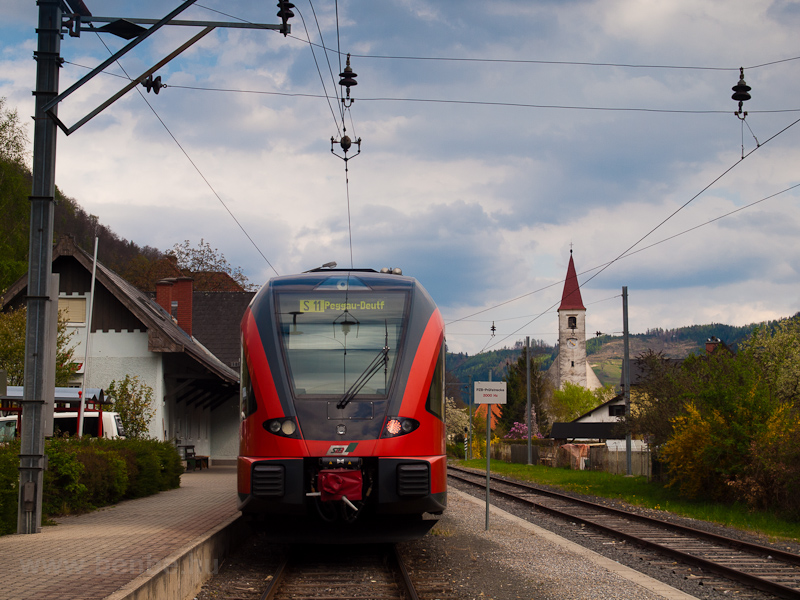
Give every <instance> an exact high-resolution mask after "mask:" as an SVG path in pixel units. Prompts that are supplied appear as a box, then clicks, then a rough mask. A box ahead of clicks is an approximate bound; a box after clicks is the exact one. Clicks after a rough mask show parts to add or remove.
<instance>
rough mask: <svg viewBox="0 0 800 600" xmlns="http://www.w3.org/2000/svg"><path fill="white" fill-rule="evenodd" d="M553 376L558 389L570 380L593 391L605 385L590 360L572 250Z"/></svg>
mask: <svg viewBox="0 0 800 600" xmlns="http://www.w3.org/2000/svg"><path fill="white" fill-rule="evenodd" d="M549 375H550V377H551V380H552V381H553V383H554V384H555V387H556V388H557V389H562V386H563V385H564V382H566V381H569V382H570V383H574V384H576V385H580V386H583V387H586V388H589V389H591V390H593V389H596V388H599V387H601V384H600V381H599V380H598V379H597V375H595V373H594V371H593V370H592V367H591V366H589V363H588V361H587V360H586V307H585V306H584V305H583V299H582V298H581V287H580V285H578V275H577V273H576V272H575V262H574V261H573V260H572V250H570V251H569V266H568V267H567V278H566V279H565V280H564V292H563V293H562V294H561V306H559V308H558V357H556V360H554V361H553V365H552V366H551V367H550V370H549Z"/></svg>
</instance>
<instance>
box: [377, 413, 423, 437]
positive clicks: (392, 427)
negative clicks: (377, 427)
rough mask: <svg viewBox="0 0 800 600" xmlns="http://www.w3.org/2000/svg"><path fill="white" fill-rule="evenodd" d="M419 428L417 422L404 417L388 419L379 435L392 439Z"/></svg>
mask: <svg viewBox="0 0 800 600" xmlns="http://www.w3.org/2000/svg"><path fill="white" fill-rule="evenodd" d="M417 427H419V421H415V420H414V419H406V418H404V417H389V418H388V419H386V425H385V426H384V428H383V433H381V437H382V438H393V437H398V436H401V435H405V434H407V433H411V432H412V431H414V430H415V429H416V428H417Z"/></svg>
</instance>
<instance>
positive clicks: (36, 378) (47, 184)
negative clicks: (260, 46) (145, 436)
mask: <svg viewBox="0 0 800 600" xmlns="http://www.w3.org/2000/svg"><path fill="white" fill-rule="evenodd" d="M38 5H39V23H38V28H37V30H36V31H37V34H38V43H37V50H36V52H35V53H34V58H35V60H36V91H35V92H34V96H35V104H36V108H35V114H34V129H33V186H32V192H31V196H30V202H31V230H30V245H29V247H28V257H29V258H28V298H27V310H28V317H27V324H26V330H25V375H24V394H23V403H22V431H21V443H22V445H21V448H20V464H19V510H18V513H17V533H37V532H39V531H41V522H42V481H43V470H44V433H45V432H44V427H45V402H44V398H45V396H46V394H47V393H48V390H46V389H45V387H46V382H47V381H48V376H47V375H48V374H47V373H46V372H45V371H46V365H47V364H48V362H49V361H48V360H47V353H48V352H49V350H50V349H49V348H47V339H48V335H47V332H48V330H49V329H50V328H51V324H50V323H49V321H50V320H51V319H52V311H51V310H50V302H51V300H50V295H51V289H50V287H51V280H50V273H51V269H52V262H53V201H54V196H55V171H56V133H57V131H56V124H55V122H54V121H53V120H52V119H50V118H49V117H48V116H47V115H46V114H45V111H44V109H43V107H44V106H45V105H46V104H47V103H48V102H50V101H51V100H52V99H53V98H55V97H56V96H57V95H58V70H59V68H60V66H61V64H60V63H61V56H60V53H61V5H60V2H59V0H38ZM55 110H56V109H55V108H53V111H55ZM56 297H57V293H56ZM52 342H53V343H54V342H55V340H53V341H52Z"/></svg>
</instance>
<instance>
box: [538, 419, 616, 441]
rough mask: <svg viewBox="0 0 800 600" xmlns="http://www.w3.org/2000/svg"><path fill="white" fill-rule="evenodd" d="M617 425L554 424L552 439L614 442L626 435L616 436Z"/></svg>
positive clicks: (551, 431) (551, 433)
mask: <svg viewBox="0 0 800 600" xmlns="http://www.w3.org/2000/svg"><path fill="white" fill-rule="evenodd" d="M616 427H617V423H575V422H572V423H553V428H552V429H551V430H550V438H551V439H554V440H614V439H622V438H624V437H625V435H619V434H615V428H616Z"/></svg>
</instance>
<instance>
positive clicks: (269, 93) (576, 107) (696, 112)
mask: <svg viewBox="0 0 800 600" xmlns="http://www.w3.org/2000/svg"><path fill="white" fill-rule="evenodd" d="M64 62H65V64H70V65H74V66H77V67H81V68H84V69H88V68H90V67H87V66H85V65H81V64H78V63H74V62H70V61H64ZM318 70H319V69H318ZM109 75H114V74H113V73H109ZM114 76H115V77H121V76H120V75H114ZM320 77H321V73H320ZM164 87H165V88H167V87H169V88H172V89H183V90H194V91H201V92H224V93H232V94H257V95H264V96H282V97H286V98H312V99H315V98H325V99H327V100H328V101H329V102H330V100H331V96H329V95H328V94H327V92H326V93H325V94H309V93H304V92H272V91H265V90H248V89H241V88H221V87H208V86H199V85H174V84H169V85H166V84H165V85H164ZM323 87H324V83H323ZM336 100H339V97H338V96H336ZM358 101H359V102H411V103H429V104H461V105H467V106H490V107H502V108H537V109H555V110H582V111H599V112H643V113H659V114H685V115H729V114H731V112H732V111H730V110H710V109H705V110H700V109H675V108H642V107H631V106H627V107H626V106H589V105H577V104H575V105H571V104H535V103H531V102H498V101H490V100H448V99H444V98H412V97H406V98H403V97H391V96H382V97H373V98H359V99H358ZM331 112H333V108H331ZM796 112H800V108H782V109H775V110H750V111H748V114H751V115H755V114H781V113H796ZM334 120H336V119H335V118H334ZM337 127H338V123H337Z"/></svg>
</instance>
